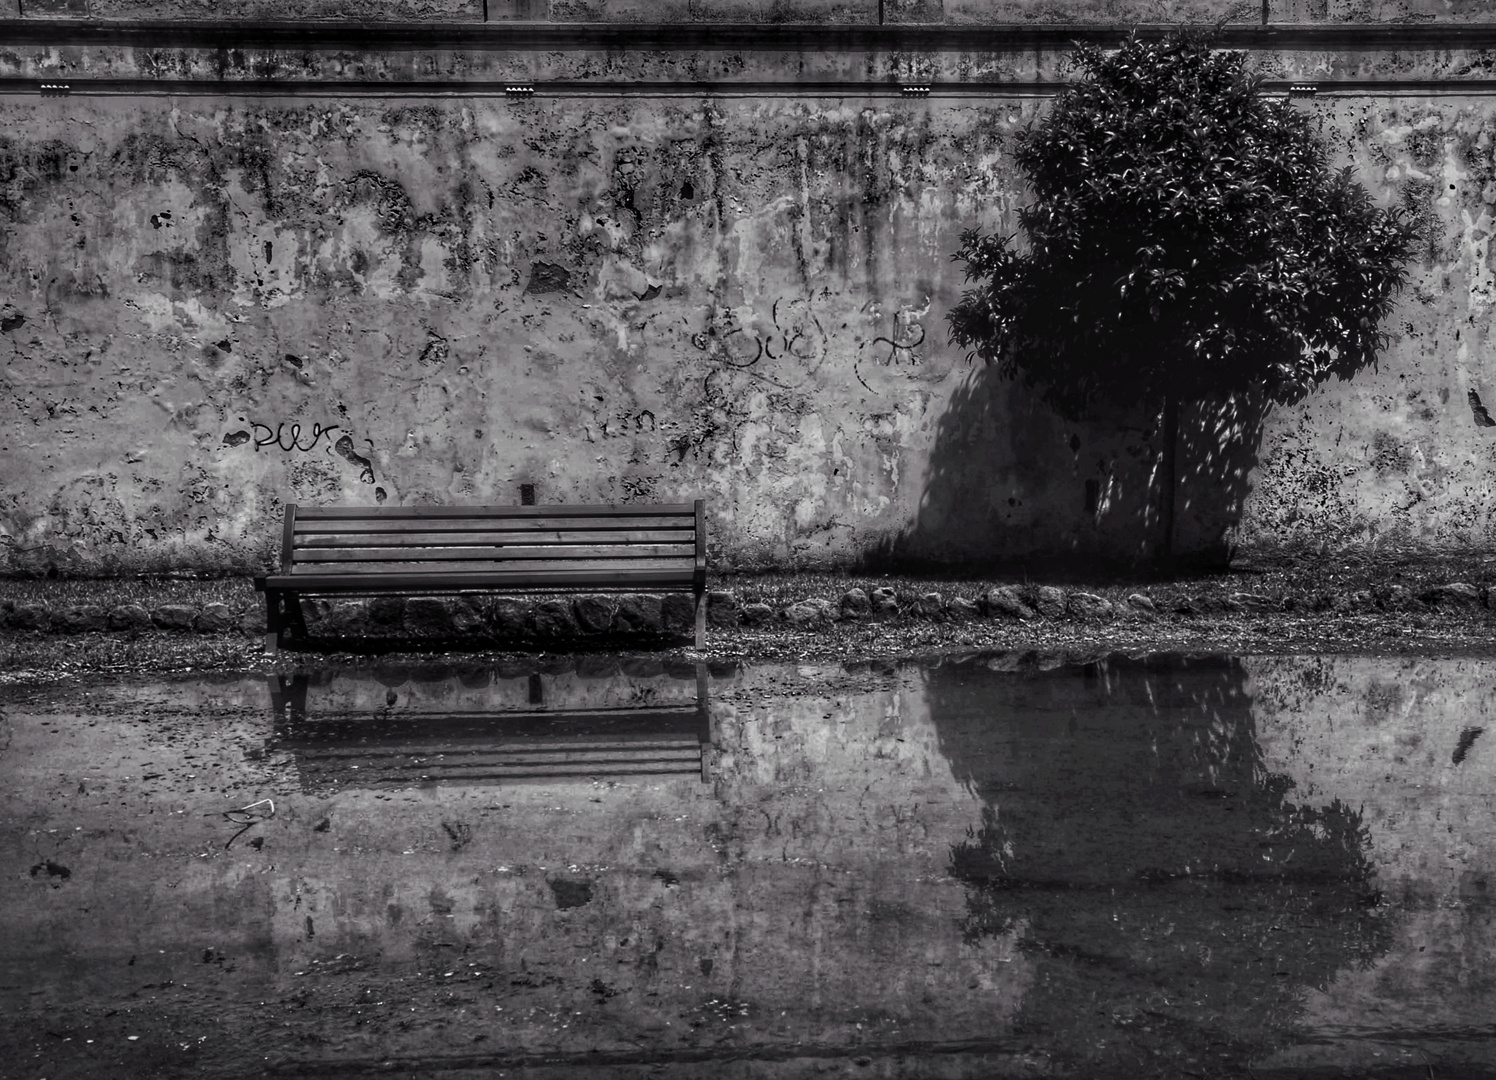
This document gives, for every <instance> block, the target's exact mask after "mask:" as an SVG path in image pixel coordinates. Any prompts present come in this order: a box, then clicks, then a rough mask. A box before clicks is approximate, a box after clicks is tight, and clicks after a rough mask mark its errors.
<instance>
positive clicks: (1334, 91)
mask: <svg viewBox="0 0 1496 1080" xmlns="http://www.w3.org/2000/svg"><path fill="white" fill-rule="evenodd" d="M1067 85H1068V84H1066V83H1054V82H989V83H977V82H969V83H944V84H941V83H929V84H922V85H921V86H920V87H919V88H918V89H919V92H918V93H910V87H908V86H906V85H903V84H900V83H890V82H879V83H863V82H858V83H853V82H795V81H788V80H784V81H757V82H748V81H745V82H639V81H631V82H541V83H532V84H526V86H525V87H524V90H523V92H519V93H517V92H516V87H515V86H514V84H513V83H512V82H511V83H502V82H486V81H485V82H465V81H452V80H426V81H405V82H395V81H390V82H374V81H369V82H354V81H347V80H332V79H329V80H326V81H309V80H305V79H301V80H293V79H286V80H281V81H277V80H273V79H234V80H230V79H224V80H215V79H75V80H72V81H69V82H62V81H60V80H59V81H56V82H45V83H42V82H38V81H37V80H35V79H3V78H0V94H8V95H21V96H33V97H64V98H66V97H75V96H76V97H90V96H92V97H143V96H149V97H224V96H243V97H302V96H305V97H340V98H344V97H370V98H389V97H431V98H457V97H460V98H492V99H495V100H508V101H511V102H513V103H514V104H515V105H516V106H519V105H522V104H524V103H526V102H533V101H538V100H543V99H545V98H558V99H559V98H661V97H663V98H703V97H720V98H732V97H747V98H762V97H797V98H899V99H903V100H909V99H913V100H916V101H921V100H931V99H946V100H959V99H977V100H984V99H993V98H1032V97H1052V96H1053V95H1055V94H1058V93H1060V92H1061V91H1063V90H1064V89H1065V88H1066V86H1067ZM1261 85H1262V88H1263V90H1265V91H1266V92H1267V93H1269V94H1273V95H1281V96H1284V97H1292V98H1294V99H1296V100H1304V101H1313V100H1315V99H1318V98H1326V97H1348V96H1356V95H1376V96H1379V97H1382V96H1387V95H1389V94H1407V95H1429V94H1441V95H1442V94H1462V95H1485V94H1493V93H1496V79H1463V80H1456V79H1446V80H1431V79H1425V80H1397V79H1357V80H1343V81H1338V82H1325V83H1317V84H1315V87H1314V91H1315V92H1314V93H1312V94H1308V93H1304V92H1303V87H1302V84H1300V83H1296V82H1295V83H1289V82H1282V81H1273V80H1265V81H1264V82H1263V83H1262V84H1261Z"/></svg>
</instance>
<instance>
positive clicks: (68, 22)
mask: <svg viewBox="0 0 1496 1080" xmlns="http://www.w3.org/2000/svg"><path fill="white" fill-rule="evenodd" d="M1173 29H1175V26H1174V25H1173V24H1154V23H1150V24H1138V25H1133V24H1125V25H1124V24H1102V25H1098V24H1069V23H1050V24H1031V23H1018V24H1001V25H973V24H960V25H953V24H940V25H932V24H918V23H913V24H911V23H895V24H883V25H878V24H863V23H852V24H823V23H668V24H658V23H517V22H494V23H415V22H400V23H355V22H301V23H293V22H268V21H253V22H214V23H209V22H203V23H191V22H134V21H131V22H123V21H97V22H95V21H85V20H75V19H0V46H6V47H16V46H32V47H66V46H105V45H110V46H125V47H131V48H144V49H157V48H208V49H262V48H275V49H286V50H290V51H301V52H305V51H312V50H321V49H356V50H363V51H382V50H411V49H416V50H422V51H430V50H433V49H436V50H442V49H478V50H482V49H504V50H550V49H627V50H643V49H653V50H691V49H714V50H722V49H759V50H788V51H796V50H813V51H819V50H834V51H841V52H846V51H881V50H900V51H909V50H913V51H928V52H951V51H955V52H963V53H971V52H984V51H995V50H996V51H1000V50H1008V49H1012V48H1013V47H1015V46H1017V47H1022V48H1050V49H1069V48H1070V47H1071V46H1072V45H1073V44H1074V43H1075V42H1078V41H1080V42H1088V43H1091V44H1096V45H1110V44H1117V43H1120V42H1121V41H1122V40H1123V39H1125V38H1126V37H1127V35H1128V34H1129V33H1132V32H1133V31H1136V32H1137V33H1138V34H1139V36H1142V37H1157V36H1162V35H1164V34H1166V33H1168V32H1170V31H1171V30H1173ZM1218 43H1219V45H1220V46H1221V47H1223V48H1232V49H1275V50H1347V49H1349V50H1356V49H1397V50H1400V51H1407V50H1414V51H1417V50H1426V49H1441V48H1451V47H1459V48H1487V47H1493V46H1496V21H1493V22H1491V23H1480V24H1468V23H1335V24H1305V23H1269V24H1267V25H1262V24H1259V23H1233V24H1227V25H1225V26H1223V27H1222V28H1221V30H1220V34H1219V37H1218Z"/></svg>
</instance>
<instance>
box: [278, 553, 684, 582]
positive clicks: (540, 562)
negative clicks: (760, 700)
mask: <svg viewBox="0 0 1496 1080" xmlns="http://www.w3.org/2000/svg"><path fill="white" fill-rule="evenodd" d="M692 569H694V565H693V562H692V561H691V560H689V559H687V558H685V557H677V558H674V559H667V558H663V557H658V556H657V557H654V558H650V559H628V558H623V557H620V558H616V559H607V558H586V559H563V558H558V557H556V556H555V555H536V556H534V557H532V558H525V559H501V558H495V557H492V556H490V557H488V558H481V559H431V560H425V561H421V560H416V559H384V558H380V559H373V560H363V559H347V560H340V561H336V562H315V561H303V560H300V559H298V560H297V561H296V565H295V566H294V567H292V570H291V576H292V577H295V578H296V579H297V580H300V579H301V578H302V577H304V576H306V575H308V574H341V575H344V576H347V575H353V574H363V575H367V576H376V575H377V576H378V577H380V578H384V577H386V576H387V575H389V574H420V575H422V576H423V577H424V578H426V579H427V580H430V579H431V578H446V577H449V576H450V575H452V574H481V573H498V574H506V573H507V574H511V575H514V576H520V575H525V574H535V573H549V572H557V573H567V574H580V573H589V572H594V571H595V572H597V573H600V574H621V573H625V572H632V571H636V572H640V573H645V574H651V575H660V574H670V573H672V572H679V573H687V574H689V573H690V572H691V571H692ZM303 588H305V586H303Z"/></svg>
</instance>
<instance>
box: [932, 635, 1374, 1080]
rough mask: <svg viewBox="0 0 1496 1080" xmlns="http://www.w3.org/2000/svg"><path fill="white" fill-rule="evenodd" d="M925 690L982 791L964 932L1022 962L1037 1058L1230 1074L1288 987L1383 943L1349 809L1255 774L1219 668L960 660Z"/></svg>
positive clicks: (1321, 983) (1107, 1070)
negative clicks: (993, 941)
mask: <svg viewBox="0 0 1496 1080" xmlns="http://www.w3.org/2000/svg"><path fill="white" fill-rule="evenodd" d="M997 663H998V664H1001V663H1002V661H997ZM928 700H929V702H930V708H931V715H932V717H933V719H934V722H935V725H936V728H937V731H938V733H939V738H940V745H941V750H942V753H944V754H945V755H946V757H947V758H948V759H949V760H950V762H951V766H952V770H953V771H954V772H955V774H956V776H957V778H958V779H959V780H961V781H963V782H964V783H965V784H967V785H968V786H969V787H971V788H972V789H974V791H975V792H976V793H977V794H978V795H979V796H980V797H981V799H982V801H983V803H984V806H983V811H982V824H981V826H980V827H979V828H976V829H973V830H972V831H971V832H970V834H969V838H968V839H967V840H966V841H965V842H963V843H959V844H956V845H953V847H952V850H951V872H952V874H953V876H955V877H957V878H958V879H960V880H961V881H963V882H965V884H966V886H967V916H966V919H965V930H966V933H967V935H968V937H969V938H971V939H972V940H977V939H981V938H984V937H990V936H994V935H1002V934H1014V935H1015V937H1016V941H1015V945H1016V947H1017V948H1018V949H1019V950H1020V951H1021V952H1023V953H1024V954H1026V955H1027V956H1028V957H1029V958H1030V959H1031V960H1032V961H1033V962H1034V964H1035V965H1036V977H1035V979H1034V982H1033V984H1032V987H1031V989H1030V991H1029V992H1028V994H1027V996H1026V998H1025V1000H1024V1003H1023V1006H1022V1008H1021V1010H1020V1013H1019V1015H1018V1017H1017V1019H1016V1023H1017V1025H1018V1029H1019V1032H1020V1034H1022V1035H1023V1036H1025V1037H1028V1038H1032V1039H1034V1040H1035V1041H1036V1043H1037V1044H1038V1045H1041V1046H1043V1047H1045V1048H1047V1050H1048V1051H1049V1052H1050V1053H1051V1054H1052V1055H1053V1056H1054V1057H1055V1058H1056V1059H1057V1060H1056V1064H1064V1065H1068V1066H1070V1067H1072V1068H1079V1070H1080V1071H1079V1072H1077V1075H1087V1076H1128V1077H1138V1076H1155V1075H1167V1076H1177V1075H1185V1074H1187V1073H1190V1072H1191V1070H1193V1074H1194V1075H1211V1076H1216V1075H1237V1074H1242V1075H1245V1074H1246V1071H1247V1066H1248V1065H1249V1064H1250V1062H1251V1060H1252V1059H1253V1058H1256V1057H1260V1056H1261V1055H1263V1054H1265V1053H1270V1052H1271V1051H1272V1050H1274V1049H1275V1048H1277V1047H1279V1046H1281V1045H1283V1044H1284V1043H1285V1041H1286V1040H1288V1039H1290V1038H1291V1037H1292V1036H1293V1034H1294V1025H1295V1024H1296V1023H1297V1021H1298V1018H1299V1017H1300V1016H1301V1010H1302V1001H1303V995H1304V991H1305V990H1306V988H1309V987H1318V988H1323V987H1325V986H1326V985H1327V984H1328V983H1329V982H1330V980H1332V979H1333V978H1334V977H1335V975H1336V973H1337V972H1339V971H1341V970H1343V969H1345V968H1347V967H1354V966H1366V965H1369V964H1370V963H1372V962H1373V961H1374V960H1376V959H1377V958H1378V957H1379V956H1381V955H1383V954H1384V953H1385V952H1386V950H1387V948H1388V945H1389V944H1390V940H1391V927H1390V926H1389V922H1388V919H1387V918H1386V917H1385V914H1384V910H1379V909H1378V904H1379V894H1378V893H1377V891H1376V888H1375V884H1374V867H1373V864H1372V863H1371V861H1370V859H1369V858H1368V856H1367V849H1368V846H1369V836H1368V834H1367V830H1366V828H1365V826H1364V824H1363V823H1362V820H1361V816H1360V814H1359V813H1357V812H1355V811H1352V810H1351V809H1349V808H1348V807H1346V806H1344V805H1342V804H1340V803H1339V802H1335V803H1332V804H1331V805H1329V806H1324V807H1315V806H1306V805H1301V804H1297V803H1294V802H1293V801H1291V799H1290V797H1289V796H1290V793H1291V789H1292V782H1291V781H1290V780H1288V779H1287V778H1286V777H1282V776H1277V775H1273V774H1270V773H1268V771H1267V770H1266V768H1265V766H1264V762H1263V757H1262V753H1261V750H1260V748H1259V746H1258V743H1257V739H1256V731H1255V721H1254V718H1253V713H1252V702H1251V698H1250V696H1249V695H1248V693H1247V691H1246V687H1245V673H1244V671H1243V669H1242V667H1241V665H1240V663H1239V661H1236V660H1234V659H1229V658H1220V657H1215V658H1206V659H1202V660H1182V659H1177V658H1175V659H1170V658H1153V659H1149V660H1144V661H1127V660H1121V659H1113V660H1109V661H1105V662H1102V663H1094V664H1089V665H1084V666H1082V665H1070V666H1064V667H1059V668H1055V669H1053V670H1050V671H1042V672H1041V671H1037V670H1031V671H1026V672H1013V671H994V670H991V669H990V668H989V667H988V666H987V663H986V662H984V660H983V659H982V658H977V659H976V660H975V661H969V662H965V663H960V664H955V665H948V666H945V667H941V668H937V669H934V670H933V671H932V672H931V675H930V681H929V684H928ZM1223 1069H1229V1070H1233V1071H1225V1072H1223V1071H1222V1070H1223ZM1061 1071H1066V1070H1064V1069H1062V1070H1061Z"/></svg>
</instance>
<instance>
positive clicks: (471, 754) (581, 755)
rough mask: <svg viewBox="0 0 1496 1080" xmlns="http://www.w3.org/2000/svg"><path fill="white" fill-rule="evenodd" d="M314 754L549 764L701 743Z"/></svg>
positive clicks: (319, 752) (684, 750) (662, 757)
mask: <svg viewBox="0 0 1496 1080" xmlns="http://www.w3.org/2000/svg"><path fill="white" fill-rule="evenodd" d="M288 749H292V750H299V751H301V752H303V753H306V752H307V750H306V749H304V748H302V747H296V746H290V747H288ZM314 752H315V754H316V756H317V758H318V759H319V760H323V761H339V760H341V761H357V762H366V761H367V762H372V763H374V764H375V765H376V766H377V765H378V764H379V763H380V762H381V761H382V760H388V759H390V758H413V757H414V758H424V759H426V760H427V761H428V762H431V763H432V764H440V763H438V762H435V761H432V759H433V758H437V757H447V758H455V759H457V760H456V761H454V762H453V764H454V765H455V764H463V765H466V764H474V763H476V762H477V761H482V760H483V759H485V758H486V759H487V760H488V761H490V762H492V763H494V764H499V763H503V764H509V763H514V764H531V765H539V764H552V763H556V762H562V761H596V760H599V759H601V760H607V761H617V762H623V761H689V760H700V758H701V744H700V743H698V742H692V743H690V744H686V743H680V744H678V745H676V746H663V747H662V746H641V747H630V746H600V747H555V748H552V749H545V750H542V749H539V748H536V749H533V750H527V749H523V748H518V747H516V748H510V747H499V746H491V747H487V748H476V749H472V750H463V751H454V750H449V749H447V748H446V747H444V746H443V747H432V746H425V747H416V748H410V749H407V748H402V747H393V746H371V747H368V748H366V749H360V748H359V747H356V746H347V747H337V748H336V749H331V748H326V747H317V748H316V749H315V751H314Z"/></svg>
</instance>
